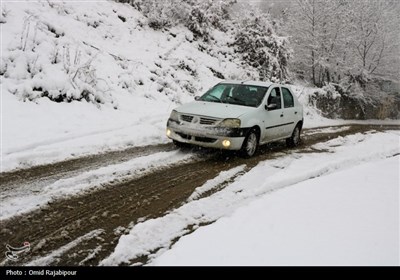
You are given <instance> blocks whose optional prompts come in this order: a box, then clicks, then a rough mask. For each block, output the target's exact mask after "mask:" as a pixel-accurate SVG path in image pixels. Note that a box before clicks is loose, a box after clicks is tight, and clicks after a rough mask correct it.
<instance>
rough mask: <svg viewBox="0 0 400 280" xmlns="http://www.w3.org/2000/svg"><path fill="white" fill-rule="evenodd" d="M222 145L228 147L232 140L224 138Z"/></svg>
mask: <svg viewBox="0 0 400 280" xmlns="http://www.w3.org/2000/svg"><path fill="white" fill-rule="evenodd" d="M222 145H223V146H224V147H225V148H228V147H229V146H230V145H231V141H229V140H224V141H222Z"/></svg>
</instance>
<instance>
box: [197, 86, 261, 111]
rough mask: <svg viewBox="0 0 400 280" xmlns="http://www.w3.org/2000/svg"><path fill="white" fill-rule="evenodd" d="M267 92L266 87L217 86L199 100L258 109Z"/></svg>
mask: <svg viewBox="0 0 400 280" xmlns="http://www.w3.org/2000/svg"><path fill="white" fill-rule="evenodd" d="M267 90H268V87H261V86H252V85H241V84H218V85H216V86H215V87H213V88H212V89H210V90H209V91H207V92H206V93H205V94H204V95H203V96H201V97H200V98H199V100H201V101H207V102H217V103H224V104H234V105H241V106H249V107H258V106H260V104H261V102H262V101H263V99H264V96H265V93H266V92H267Z"/></svg>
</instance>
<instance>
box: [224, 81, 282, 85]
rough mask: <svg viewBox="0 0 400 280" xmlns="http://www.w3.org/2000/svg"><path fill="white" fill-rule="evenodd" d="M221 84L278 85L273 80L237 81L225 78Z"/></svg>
mask: <svg viewBox="0 0 400 280" xmlns="http://www.w3.org/2000/svg"><path fill="white" fill-rule="evenodd" d="M220 84H237V85H249V86H261V87H270V86H272V85H278V84H275V83H271V82H260V81H252V80H249V81H237V80H225V81H221V82H220Z"/></svg>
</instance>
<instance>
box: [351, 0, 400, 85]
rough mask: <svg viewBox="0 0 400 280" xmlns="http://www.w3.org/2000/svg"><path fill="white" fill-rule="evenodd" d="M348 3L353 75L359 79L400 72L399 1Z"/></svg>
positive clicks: (356, 0) (355, 0) (357, 1)
mask: <svg viewBox="0 0 400 280" xmlns="http://www.w3.org/2000/svg"><path fill="white" fill-rule="evenodd" d="M349 6H350V14H351V21H350V24H351V25H350V26H351V29H350V34H349V35H350V36H349V37H350V38H351V40H349V41H350V49H351V52H352V55H353V60H350V63H351V65H353V67H352V69H353V71H352V72H353V73H352V74H353V75H358V76H359V77H360V78H363V77H364V78H365V76H367V75H369V74H376V73H379V74H384V75H385V74H386V75H390V74H393V72H397V74H398V69H399V68H398V67H399V62H400V61H399V42H400V33H399V31H398V28H399V26H400V20H399V14H400V9H399V7H400V5H399V3H398V2H397V1H387V0H383V1H363V0H354V1H351V2H349ZM349 66H350V65H349ZM396 68H397V69H396ZM396 70H397V71H396Z"/></svg>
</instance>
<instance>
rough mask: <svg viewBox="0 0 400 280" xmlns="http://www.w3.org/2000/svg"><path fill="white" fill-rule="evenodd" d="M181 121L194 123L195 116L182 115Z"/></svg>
mask: <svg viewBox="0 0 400 280" xmlns="http://www.w3.org/2000/svg"><path fill="white" fill-rule="evenodd" d="M181 120H182V121H184V122H192V120H193V116H188V115H181Z"/></svg>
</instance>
